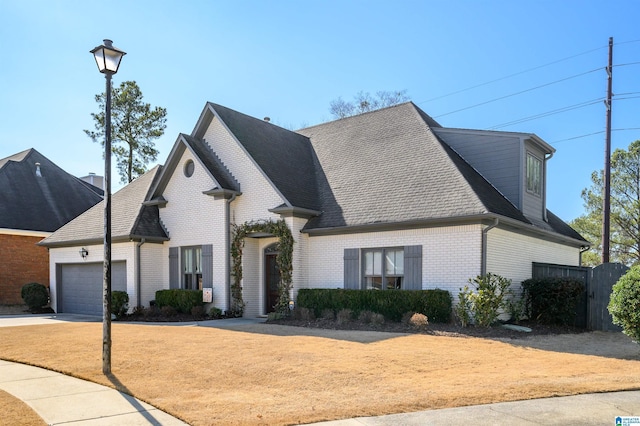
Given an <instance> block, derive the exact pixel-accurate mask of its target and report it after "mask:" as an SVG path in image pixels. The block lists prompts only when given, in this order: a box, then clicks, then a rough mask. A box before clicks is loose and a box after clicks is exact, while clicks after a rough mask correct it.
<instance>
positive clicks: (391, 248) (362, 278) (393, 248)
mask: <svg viewBox="0 0 640 426" xmlns="http://www.w3.org/2000/svg"><path fill="white" fill-rule="evenodd" d="M387 251H402V274H387V268H386V253H387ZM375 252H380V253H381V261H380V262H381V265H380V275H376V274H373V275H366V263H367V262H366V254H367V253H375ZM404 254H405V246H389V247H369V248H362V249H360V259H361V263H360V289H361V290H373V288H372V289H369V288H367V277H380V280H381V282H382V283H381V288H380V289H378V290H404V289H405V287H406V284H405V268H404V263H405V262H404V258H405V256H404ZM386 278H400V279H401V281H400V287H399V288H393V289H391V288H387V286H386Z"/></svg>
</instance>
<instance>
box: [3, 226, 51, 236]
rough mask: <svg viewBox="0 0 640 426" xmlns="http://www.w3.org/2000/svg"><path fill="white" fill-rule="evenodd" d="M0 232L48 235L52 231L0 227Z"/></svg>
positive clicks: (4, 233) (5, 233)
mask: <svg viewBox="0 0 640 426" xmlns="http://www.w3.org/2000/svg"><path fill="white" fill-rule="evenodd" d="M0 234H2V235H19V236H22V237H42V238H45V237H48V236H49V235H51V234H53V232H45V231H28V230H26V229H10V228H0Z"/></svg>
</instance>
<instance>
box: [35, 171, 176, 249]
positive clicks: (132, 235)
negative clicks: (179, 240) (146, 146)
mask: <svg viewBox="0 0 640 426" xmlns="http://www.w3.org/2000/svg"><path fill="white" fill-rule="evenodd" d="M161 169H162V167H161V166H156V167H154V168H153V169H151V170H149V171H148V172H147V173H145V174H144V175H142V176H140V177H138V178H137V179H135V180H134V181H133V182H131V183H130V184H128V185H127V186H125V187H124V188H122V189H121V190H119V191H118V192H116V193H115V194H113V196H112V198H111V238H112V242H121V241H130V240H132V239H133V240H140V239H141V238H145V239H146V240H148V241H164V240H168V239H169V238H168V236H167V233H166V231H165V229H164V227H163V226H162V223H161V222H160V216H159V213H158V206H157V205H143V203H144V201H145V200H146V199H147V198H148V196H149V194H150V190H151V188H152V187H153V186H154V184H155V183H156V180H157V178H158V176H159V173H160V170H161ZM103 238H104V201H103V202H100V203H99V204H97V205H96V206H94V207H92V208H91V209H89V210H88V211H86V212H85V213H84V214H82V215H80V216H79V217H77V218H76V219H74V220H72V221H71V222H69V223H68V224H66V225H65V226H63V227H62V228H60V229H58V230H57V231H56V232H54V233H53V234H51V235H50V236H48V237H47V238H45V239H44V240H42V241H41V242H40V243H39V244H41V245H43V246H48V247H59V246H71V245H76V244H92V243H94V244H95V243H99V242H101V241H103Z"/></svg>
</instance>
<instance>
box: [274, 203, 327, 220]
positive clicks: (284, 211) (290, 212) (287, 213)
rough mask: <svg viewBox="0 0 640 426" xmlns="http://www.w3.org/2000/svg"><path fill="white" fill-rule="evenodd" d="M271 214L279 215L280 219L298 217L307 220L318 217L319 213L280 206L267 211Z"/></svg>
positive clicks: (301, 208) (300, 208) (302, 208)
mask: <svg viewBox="0 0 640 426" xmlns="http://www.w3.org/2000/svg"><path fill="white" fill-rule="evenodd" d="M269 211H270V212H271V213H275V214H279V215H280V216H282V217H292V216H293V217H300V218H303V219H309V218H312V217H316V216H320V215H321V214H322V212H321V211H318V210H312V209H306V208H304V207H294V206H281V207H275V208H272V209H269Z"/></svg>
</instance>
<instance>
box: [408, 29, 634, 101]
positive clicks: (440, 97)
mask: <svg viewBox="0 0 640 426" xmlns="http://www.w3.org/2000/svg"><path fill="white" fill-rule="evenodd" d="M637 41H640V40H637ZM627 43H631V42H627ZM605 47H607V46H601V47H598V48H595V49H591V50H587V51H584V52H582V53H577V54H575V55H572V56H567V57H566V58H562V59H558V60H556V61H553V62H548V63H546V64H543V65H538V66H536V67H533V68H529V69H526V70H524V71H518V72H516V73H513V74H509V75H506V76H504V77H500V78H496V79H495V80H491V81H487V82H485V83H480V84H476V85H475V86H470V87H467V88H465V89H460V90H456V91H455V92H451V93H447V94H444V95H441V96H436V97H435V98H431V99H427V100H426V101H421V102H416V103H418V104H425V103H427V102H432V101H436V100H439V99H443V98H448V97H449V96H453V95H457V94H459V93H463V92H466V91H469V90H473V89H477V88H478V87H483V86H487V85H489V84H493V83H497V82H498V81H502V80H506V79H509V78H512V77H516V76H518V75H521V74H526V73H528V72H531V71H535V70H539V69H541V68H545V67H548V66H551V65H555V64H558V63H560V62H564V61H568V60H570V59H573V58H577V57H578V56H583V55H586V54H589V53H592V52H595V51H597V50H600V49H604V48H605Z"/></svg>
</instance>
